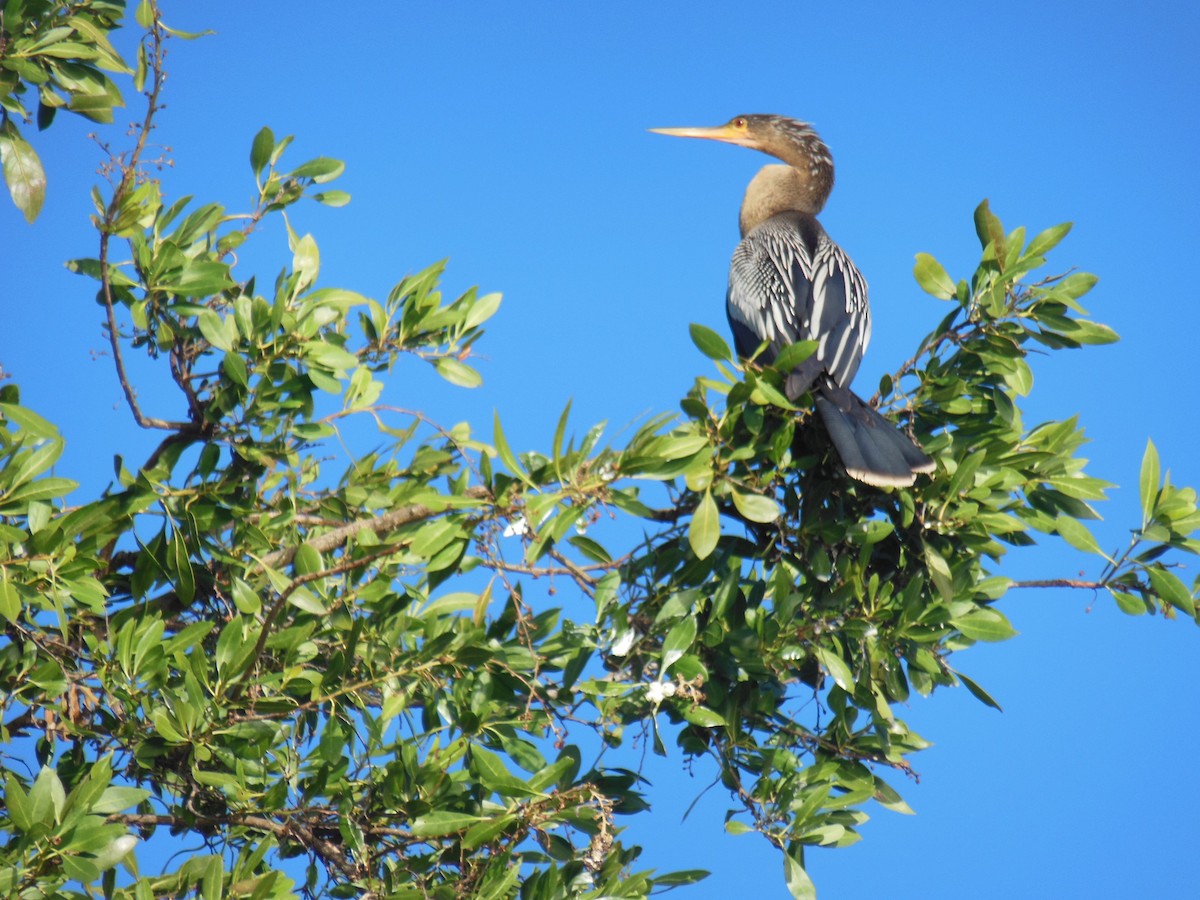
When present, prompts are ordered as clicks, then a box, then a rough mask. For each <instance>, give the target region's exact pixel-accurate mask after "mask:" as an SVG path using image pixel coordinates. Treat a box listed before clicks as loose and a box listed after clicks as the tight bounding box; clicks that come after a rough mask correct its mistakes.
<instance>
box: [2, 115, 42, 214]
mask: <svg viewBox="0 0 1200 900" xmlns="http://www.w3.org/2000/svg"><path fill="white" fill-rule="evenodd" d="M0 164H3V168H4V182H5V184H7V185H8V192H9V194H10V195H11V196H12V200H13V203H15V204H16V206H17V209H19V210H21V213H22V215H24V216H25V221H26V222H32V221H33V220H34V219H36V218H37V217H38V213H40V212H41V211H42V203H43V202H44V201H45V199H46V173H45V171H44V170H43V169H42V161H41V160H40V159H38V155H37V153H35V152H34V149H33V147H31V146H29V144H28V142H27V141H26V140H25V139H24V138H23V137H21V133H20V132H19V131H17V126H16V125H14V124H13V123H12V121H11V120H9V121H7V122H5V123H4V125H3V127H0Z"/></svg>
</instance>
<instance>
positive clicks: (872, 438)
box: [815, 383, 936, 487]
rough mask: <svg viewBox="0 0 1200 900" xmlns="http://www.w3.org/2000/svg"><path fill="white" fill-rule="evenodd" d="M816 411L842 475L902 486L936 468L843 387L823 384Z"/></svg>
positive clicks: (904, 435) (905, 437)
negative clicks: (842, 471)
mask: <svg viewBox="0 0 1200 900" xmlns="http://www.w3.org/2000/svg"><path fill="white" fill-rule="evenodd" d="M815 396H816V403H817V409H818V410H819V411H820V413H821V420H822V421H823V422H824V423H825V430H826V431H828V432H829V438H830V440H832V441H833V446H834V447H835V448H836V449H837V452H838V456H840V457H841V459H842V465H843V466H845V467H846V472H847V473H848V474H849V475H850V476H851V477H852V478H857V479H858V480H859V481H863V482H866V483H867V484H873V485H876V486H878V487H897V486H899V487H906V486H908V485H910V484H912V483H913V482H914V481H916V480H917V473H918V472H932V471H933V470H934V469H935V468H936V465H935V464H934V462H933V460H932V459H930V458H929V457H928V456H926V455H925V454H924V453H923V452H921V449H920V448H919V447H917V445H916V444H914V443H913V442H912V441H911V440H910V439H909V438H908V436H907V435H906V434H904V433H903V432H901V431H900V430H899V429H897V428H896V426H895V425H893V424H892V423H891V422H889V421H888V420H887V419H885V418H884V417H883V416H881V415H880V414H879V413H877V412H876V411H875V410H873V409H871V407H869V406H867V404H866V402H865V401H863V400H861V399H859V397H857V396H856V395H855V394H854V393H852V392H851V391H849V390H847V389H846V388H840V387H837V386H835V385H832V384H828V383H826V384H823V385H821V386H820V387H818V388H817V390H816V391H815Z"/></svg>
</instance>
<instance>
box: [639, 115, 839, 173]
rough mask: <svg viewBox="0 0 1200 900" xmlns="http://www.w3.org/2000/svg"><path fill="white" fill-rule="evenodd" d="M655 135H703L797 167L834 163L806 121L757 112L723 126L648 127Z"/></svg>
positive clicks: (696, 136) (736, 117) (698, 136)
mask: <svg viewBox="0 0 1200 900" xmlns="http://www.w3.org/2000/svg"><path fill="white" fill-rule="evenodd" d="M650 130H651V131H652V132H654V133H655V134H666V135H670V136H671V137H690V138H704V139H706V140H710V141H721V142H723V143H726V144H736V145H737V146H739V147H749V148H750V149H751V150H761V151H762V152H763V153H769V154H770V155H771V156H774V157H776V158H777V159H781V160H783V161H784V162H786V163H788V164H789V165H791V166H795V167H796V168H808V167H809V166H810V165H812V164H814V163H821V164H826V165H829V166H832V165H833V160H832V158H831V157H830V155H829V149H828V148H827V147H826V146H825V144H824V143H823V142H822V141H821V138H820V137H819V136H818V135H817V133H816V131H814V130H813V127H812V125H810V124H809V123H808V122H801V121H799V120H797V119H789V118H787V117H786V116H772V115H764V114H761V113H756V114H753V115H744V116H734V117H733V118H732V119H730V120H729V121H728V122H726V123H725V124H724V125H717V126H715V127H699V128H651V129H650Z"/></svg>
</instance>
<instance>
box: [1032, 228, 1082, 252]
mask: <svg viewBox="0 0 1200 900" xmlns="http://www.w3.org/2000/svg"><path fill="white" fill-rule="evenodd" d="M1070 230H1071V223H1070V222H1063V223H1062V224H1061V225H1054V226H1052V227H1050V228H1047V229H1046V230H1045V231H1043V232H1042V233H1041V234H1039V235H1037V236H1036V237H1035V238H1034V239H1033V240H1031V241H1030V242H1029V246H1028V247H1026V248H1025V254H1026V255H1027V256H1045V255H1046V254H1047V253H1049V252H1050V251H1051V250H1053V249H1054V248H1055V247H1057V246H1058V243H1059V241H1061V240H1062V239H1063V238H1064V237H1066V236H1067V233H1068V232H1069V231H1070Z"/></svg>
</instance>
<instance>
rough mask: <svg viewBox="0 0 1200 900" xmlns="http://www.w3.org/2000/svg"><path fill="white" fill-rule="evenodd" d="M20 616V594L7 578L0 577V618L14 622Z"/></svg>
mask: <svg viewBox="0 0 1200 900" xmlns="http://www.w3.org/2000/svg"><path fill="white" fill-rule="evenodd" d="M20 617H21V594H20V592H19V591H18V590H17V588H16V586H15V585H12V584H9V582H8V579H7V578H3V579H0V619H4V620H5V621H7V622H16V621H17V619H19V618H20Z"/></svg>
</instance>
